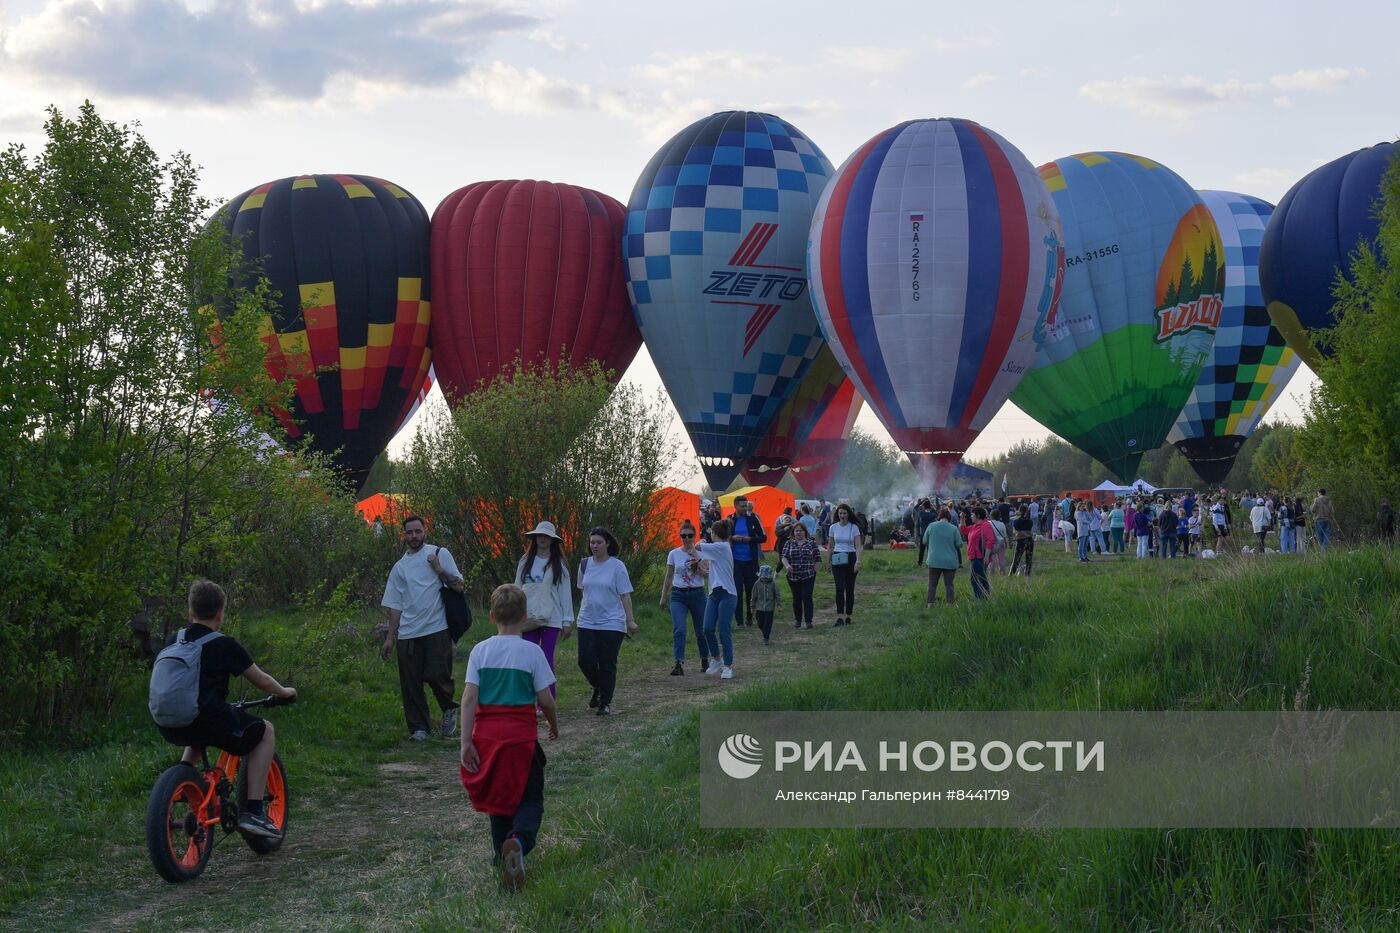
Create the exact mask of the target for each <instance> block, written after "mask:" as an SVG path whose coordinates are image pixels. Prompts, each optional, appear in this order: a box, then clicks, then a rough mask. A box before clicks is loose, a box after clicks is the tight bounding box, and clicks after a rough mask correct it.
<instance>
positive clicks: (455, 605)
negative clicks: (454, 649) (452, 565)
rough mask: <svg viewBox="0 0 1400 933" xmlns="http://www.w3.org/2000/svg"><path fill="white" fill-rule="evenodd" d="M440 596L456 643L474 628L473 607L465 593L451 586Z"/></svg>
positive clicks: (448, 628)
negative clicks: (468, 630)
mask: <svg viewBox="0 0 1400 933" xmlns="http://www.w3.org/2000/svg"><path fill="white" fill-rule="evenodd" d="M438 550H439V551H441V550H442V548H438ZM438 594H439V595H440V596H441V597H442V611H443V612H444V613H446V615H447V634H448V635H450V636H451V637H452V641H453V642H454V643H455V642H457V641H459V640H460V639H461V637H462V636H463V635H465V634H466V633H467V629H469V628H471V627H472V607H471V606H470V605H468V603H467V597H466V594H465V593H459V592H457V591H456V590H454V589H453V588H452V587H450V586H443V587H442V588H441V589H439V590H438Z"/></svg>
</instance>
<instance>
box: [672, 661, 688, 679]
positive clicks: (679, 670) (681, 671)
mask: <svg viewBox="0 0 1400 933" xmlns="http://www.w3.org/2000/svg"><path fill="white" fill-rule="evenodd" d="M671 676H672V677H683V676H685V668H684V667H683V666H682V665H681V662H679V661H677V662H676V666H675V667H673V668H671Z"/></svg>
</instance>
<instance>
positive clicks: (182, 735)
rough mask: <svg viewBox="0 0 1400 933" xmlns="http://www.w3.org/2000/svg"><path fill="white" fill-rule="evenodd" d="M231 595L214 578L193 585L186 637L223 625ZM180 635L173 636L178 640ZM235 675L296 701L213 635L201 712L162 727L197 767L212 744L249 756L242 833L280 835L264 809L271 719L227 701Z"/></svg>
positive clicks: (206, 648)
mask: <svg viewBox="0 0 1400 933" xmlns="http://www.w3.org/2000/svg"><path fill="white" fill-rule="evenodd" d="M227 604H228V597H227V596H225V595H224V590H223V587H221V586H219V584H217V583H214V582H213V581H211V580H196V581H195V582H194V583H192V584H191V585H190V596H189V618H190V625H189V627H188V628H186V629H184V635H185V640H186V641H197V640H199V639H200V638H203V637H205V636H207V635H210V634H216V633H218V632H219V630H220V629H221V628H223V625H224V608H225V607H226V606H227ZM176 637H178V636H177V635H172V636H171V638H170V643H174V641H175V639H176ZM230 677H244V678H246V679H247V680H248V682H249V683H251V684H252V685H253V686H254V687H257V688H258V689H259V690H266V691H267V692H268V693H271V694H272V695H274V696H279V697H282V698H283V699H291V698H292V697H295V696H296V695H297V691H296V688H295V687H284V686H282V685H281V684H279V683H278V682H277V681H276V680H274V679H273V678H272V677H271V676H270V675H269V674H267V673H266V672H264V671H263V670H262V668H260V667H258V666H257V665H256V664H254V663H253V658H252V656H251V655H250V654H248V649H247V648H244V647H243V646H242V645H240V644H239V643H238V642H237V641H236V640H234V639H233V638H230V637H229V636H227V635H219V636H218V637H217V638H211V639H210V640H209V641H207V642H205V643H204V644H203V645H202V646H201V647H200V666H199V714H198V715H197V716H196V717H195V719H194V721H193V722H191V723H190V724H189V725H188V726H180V727H178V728H171V727H167V726H158V727H157V728H159V729H160V734H161V735H162V736H164V737H165V739H166V741H168V742H173V743H174V744H176V745H184V746H185V753H184V755H183V756H182V757H181V760H182V761H184V762H185V763H186V764H189V765H193V764H195V762H196V761H198V759H199V749H200V748H201V747H203V746H207V745H212V746H214V747H215V748H221V749H223V750H224V751H226V752H228V753H229V754H231V755H238V756H239V757H246V759H247V762H248V799H247V802H246V804H245V805H244V806H243V807H242V808H241V812H240V813H239V814H238V831H239V832H241V833H243V834H244V835H252V836H264V837H267V838H271V839H275V838H277V837H279V836H281V835H282V833H281V831H280V830H279V829H278V828H277V826H276V825H275V824H273V822H272V821H271V820H269V819H268V818H267V816H266V815H265V814H264V813H263V793H264V791H265V790H266V787H267V769H268V766H269V765H271V764H272V753H273V751H274V750H275V746H274V737H273V731H272V723H270V722H268V721H266V720H264V719H259V718H258V717H256V716H254V715H253V714H252V713H248V712H245V711H243V710H241V709H235V708H234V707H232V706H230V705H229V703H228V682H229V678H230Z"/></svg>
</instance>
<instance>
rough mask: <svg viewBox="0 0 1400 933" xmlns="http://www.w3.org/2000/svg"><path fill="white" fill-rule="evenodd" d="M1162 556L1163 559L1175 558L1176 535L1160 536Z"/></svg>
mask: <svg viewBox="0 0 1400 933" xmlns="http://www.w3.org/2000/svg"><path fill="white" fill-rule="evenodd" d="M1162 556H1163V557H1175V556H1176V535H1175V534H1163V535H1162Z"/></svg>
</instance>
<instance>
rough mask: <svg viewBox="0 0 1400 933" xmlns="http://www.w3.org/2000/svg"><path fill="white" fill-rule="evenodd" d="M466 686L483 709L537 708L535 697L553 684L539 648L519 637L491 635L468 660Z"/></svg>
mask: <svg viewBox="0 0 1400 933" xmlns="http://www.w3.org/2000/svg"><path fill="white" fill-rule="evenodd" d="M467 683H469V684H475V685H476V687H477V691H478V695H477V700H476V701H477V703H478V704H480V705H481V706H534V705H535V694H537V693H539V692H540V691H541V690H544V689H547V688H548V687H549V685H550V684H552V683H554V672H553V671H551V670H550V669H549V661H548V660H547V659H546V658H545V656H544V652H543V651H541V650H540V646H539V645H537V644H535V643H534V642H532V641H526V640H525V639H523V638H521V637H520V636H519V635H492V636H491V637H490V638H488V639H486V640H485V641H481V642H478V643H477V645H476V647H475V648H473V649H472V653H471V657H469V658H468V659H467Z"/></svg>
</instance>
